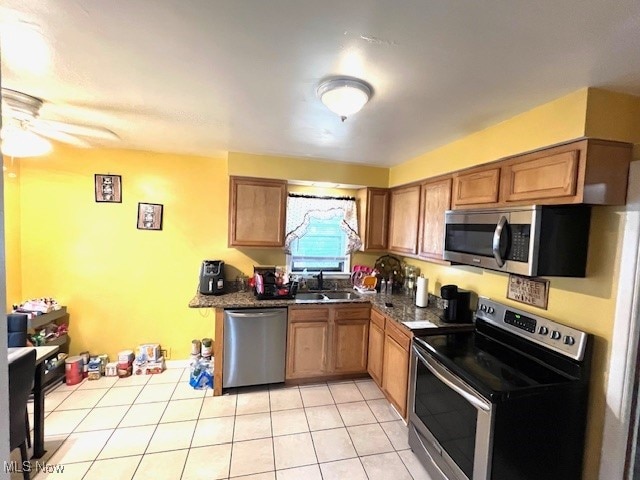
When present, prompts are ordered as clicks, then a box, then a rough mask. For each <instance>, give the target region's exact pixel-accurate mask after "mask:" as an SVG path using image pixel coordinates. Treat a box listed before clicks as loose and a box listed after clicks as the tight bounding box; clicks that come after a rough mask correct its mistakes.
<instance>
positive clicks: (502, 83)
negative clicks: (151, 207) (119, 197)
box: [0, 0, 640, 166]
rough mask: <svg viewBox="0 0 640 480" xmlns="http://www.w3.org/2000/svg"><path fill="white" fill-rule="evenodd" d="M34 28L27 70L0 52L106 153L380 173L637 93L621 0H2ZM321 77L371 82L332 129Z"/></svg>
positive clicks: (630, 23) (7, 74)
mask: <svg viewBox="0 0 640 480" xmlns="http://www.w3.org/2000/svg"><path fill="white" fill-rule="evenodd" d="M16 21H22V22H29V23H33V24H36V25H38V26H39V29H40V31H41V32H42V35H43V37H44V38H45V40H46V42H47V44H48V45H49V48H50V51H51V58H50V64H49V65H48V67H46V68H45V69H44V71H42V72H33V71H30V69H31V68H32V67H28V68H27V67H25V66H20V65H18V62H13V61H10V60H9V58H8V55H4V56H3V60H2V84H3V86H4V87H8V88H12V89H16V90H21V91H24V92H26V93H30V94H32V95H35V96H38V97H41V98H43V99H45V101H46V102H47V103H46V104H45V107H43V109H42V111H41V116H42V117H45V118H53V119H65V120H68V121H73V122H80V123H82V122H84V123H90V124H98V125H101V126H104V127H107V128H110V129H111V130H113V131H114V132H116V133H117V134H118V135H119V136H120V137H121V139H122V140H121V142H120V143H119V144H117V145H115V146H119V147H124V148H134V149H143V150H151V151H160V152H176V153H190V154H191V153H193V154H202V155H215V154H218V153H220V152H223V151H239V152H250V153H263V154H270V155H291V156H309V157H317V158H326V159H332V160H337V161H346V162H355V163H365V164H371V165H380V166H390V165H394V164H397V163H400V162H402V161H404V160H407V159H409V158H412V157H414V156H416V155H419V154H421V153H424V152H427V151H429V150H431V149H433V148H435V147H437V146H439V145H443V144H445V143H449V142H451V141H452V140H455V139H457V138H460V137H462V136H465V135H468V134H469V133H471V132H475V131H478V130H481V129H483V128H485V127H487V126H489V125H492V124H495V123H497V122H499V121H502V120H505V119H507V118H510V117H512V116H514V115H516V114H518V113H520V112H522V111H525V110H527V109H529V108H532V107H534V106H536V105H539V104H541V103H544V102H547V101H550V100H552V99H554V98H557V97H560V96H562V95H565V94H567V93H569V92H572V91H575V90H577V89H579V88H582V87H585V86H595V87H602V88H606V89H611V90H616V91H621V92H627V93H631V94H635V95H640V2H638V1H637V0H615V1H603V0H562V1H558V0H537V1H530V0H485V1H477V0H458V1H452V0H429V1H427V0H396V1H393V0H388V1H364V0H350V1H345V0H340V1H338V0H324V1H319V2H311V1H308V0H228V1H217V0H216V1H212V0H191V1H185V0H173V1H172V0H109V1H105V0H87V1H77V0H76V1H73V0H46V1H45V0H2V7H0V22H2V26H0V28H1V29H2V32H3V37H2V40H3V45H1V46H0V47H3V48H4V52H6V51H7V48H9V46H10V45H8V43H9V42H10V40H7V37H8V35H6V34H5V33H6V32H7V31H8V30H10V29H7V26H8V25H11V24H12V23H15V22H16ZM330 75H350V76H355V77H360V78H362V79H364V80H366V81H367V82H369V83H370V84H371V85H372V86H373V88H374V92H375V93H374V96H373V98H372V99H371V101H370V102H369V103H368V104H367V105H366V106H365V107H364V109H363V110H362V111H361V112H360V113H358V114H356V115H354V116H353V117H351V118H349V119H347V120H346V122H344V123H341V122H340V119H339V118H338V117H337V116H336V115H334V114H332V113H331V112H329V111H328V110H327V109H326V108H325V107H324V105H322V104H321V102H320V101H319V100H318V99H317V97H316V94H315V90H316V88H317V86H318V84H319V82H320V81H321V79H323V78H325V77H327V76H330Z"/></svg>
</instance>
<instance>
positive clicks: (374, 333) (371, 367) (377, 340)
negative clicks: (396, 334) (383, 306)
mask: <svg viewBox="0 0 640 480" xmlns="http://www.w3.org/2000/svg"><path fill="white" fill-rule="evenodd" d="M374 314H376V315H380V314H378V312H376V311H374V310H371V317H372V318H371V323H370V324H369V353H368V357H369V359H368V364H367V371H368V372H369V375H371V378H373V380H374V381H375V382H376V383H377V384H378V385H382V364H383V361H384V317H382V315H380V317H382V326H380V325H379V324H377V323H375V322H374V321H373V315H374Z"/></svg>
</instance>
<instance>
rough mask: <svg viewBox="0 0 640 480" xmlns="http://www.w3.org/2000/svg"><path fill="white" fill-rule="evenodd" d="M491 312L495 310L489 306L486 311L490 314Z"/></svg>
mask: <svg viewBox="0 0 640 480" xmlns="http://www.w3.org/2000/svg"><path fill="white" fill-rule="evenodd" d="M493 312H495V310H494V309H493V307H489V308H487V313H489V314H490V315H493Z"/></svg>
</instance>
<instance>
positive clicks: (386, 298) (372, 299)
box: [189, 292, 474, 335]
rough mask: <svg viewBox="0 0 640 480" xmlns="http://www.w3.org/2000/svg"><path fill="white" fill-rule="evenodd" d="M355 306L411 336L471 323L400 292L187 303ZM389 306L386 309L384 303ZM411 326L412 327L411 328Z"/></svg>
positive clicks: (434, 301)
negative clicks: (366, 306)
mask: <svg viewBox="0 0 640 480" xmlns="http://www.w3.org/2000/svg"><path fill="white" fill-rule="evenodd" d="M344 303H351V304H358V303H370V304H371V305H372V307H373V308H374V309H376V310H377V311H378V312H379V313H382V314H383V315H385V316H387V318H390V319H392V320H394V321H396V322H397V323H398V324H399V325H400V327H401V328H403V329H404V330H406V331H411V332H412V333H413V334H414V335H439V334H443V333H449V332H453V331H463V330H472V329H473V328H474V325H473V324H472V323H465V324H462V323H460V324H452V323H445V322H444V321H443V320H442V318H443V310H442V308H439V307H442V299H440V298H439V297H436V296H434V295H431V294H430V295H429V306H428V307H417V306H416V305H415V301H414V299H413V298H411V297H410V296H408V295H404V294H401V293H395V294H380V293H377V294H375V295H372V294H364V295H361V296H360V298H358V299H355V300H344V301H336V300H334V301H332V302H326V301H317V302H310V301H307V302H304V303H301V302H296V301H295V300H292V299H289V300H287V299H277V300H257V299H256V298H255V296H254V295H253V293H252V292H231V293H225V294H223V295H202V294H200V293H197V294H196V296H195V297H194V298H193V299H192V300H191V301H190V302H189V307H190V308H222V309H231V308H237V309H240V308H273V307H290V306H295V305H298V306H300V305H322V304H326V305H336V304H344ZM388 303H391V304H392V305H393V306H391V307H388V306H386V304H388ZM424 321H427V322H430V323H432V324H433V325H435V327H425V326H424V325H421V324H419V323H418V322H424ZM412 324H413V325H412Z"/></svg>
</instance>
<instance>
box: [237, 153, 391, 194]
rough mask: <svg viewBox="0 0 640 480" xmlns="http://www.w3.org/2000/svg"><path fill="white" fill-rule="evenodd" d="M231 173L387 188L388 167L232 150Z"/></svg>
mask: <svg viewBox="0 0 640 480" xmlns="http://www.w3.org/2000/svg"><path fill="white" fill-rule="evenodd" d="M229 175H238V176H245V177H261V178H286V179H289V180H304V181H313V182H329V183H338V184H347V185H362V186H367V187H382V188H386V187H387V186H388V185H389V169H387V168H381V167H371V166H368V165H364V164H358V165H356V164H351V163H339V162H330V161H326V160H314V159H310V158H297V157H273V156H268V155H253V154H249V153H237V152H229Z"/></svg>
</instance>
